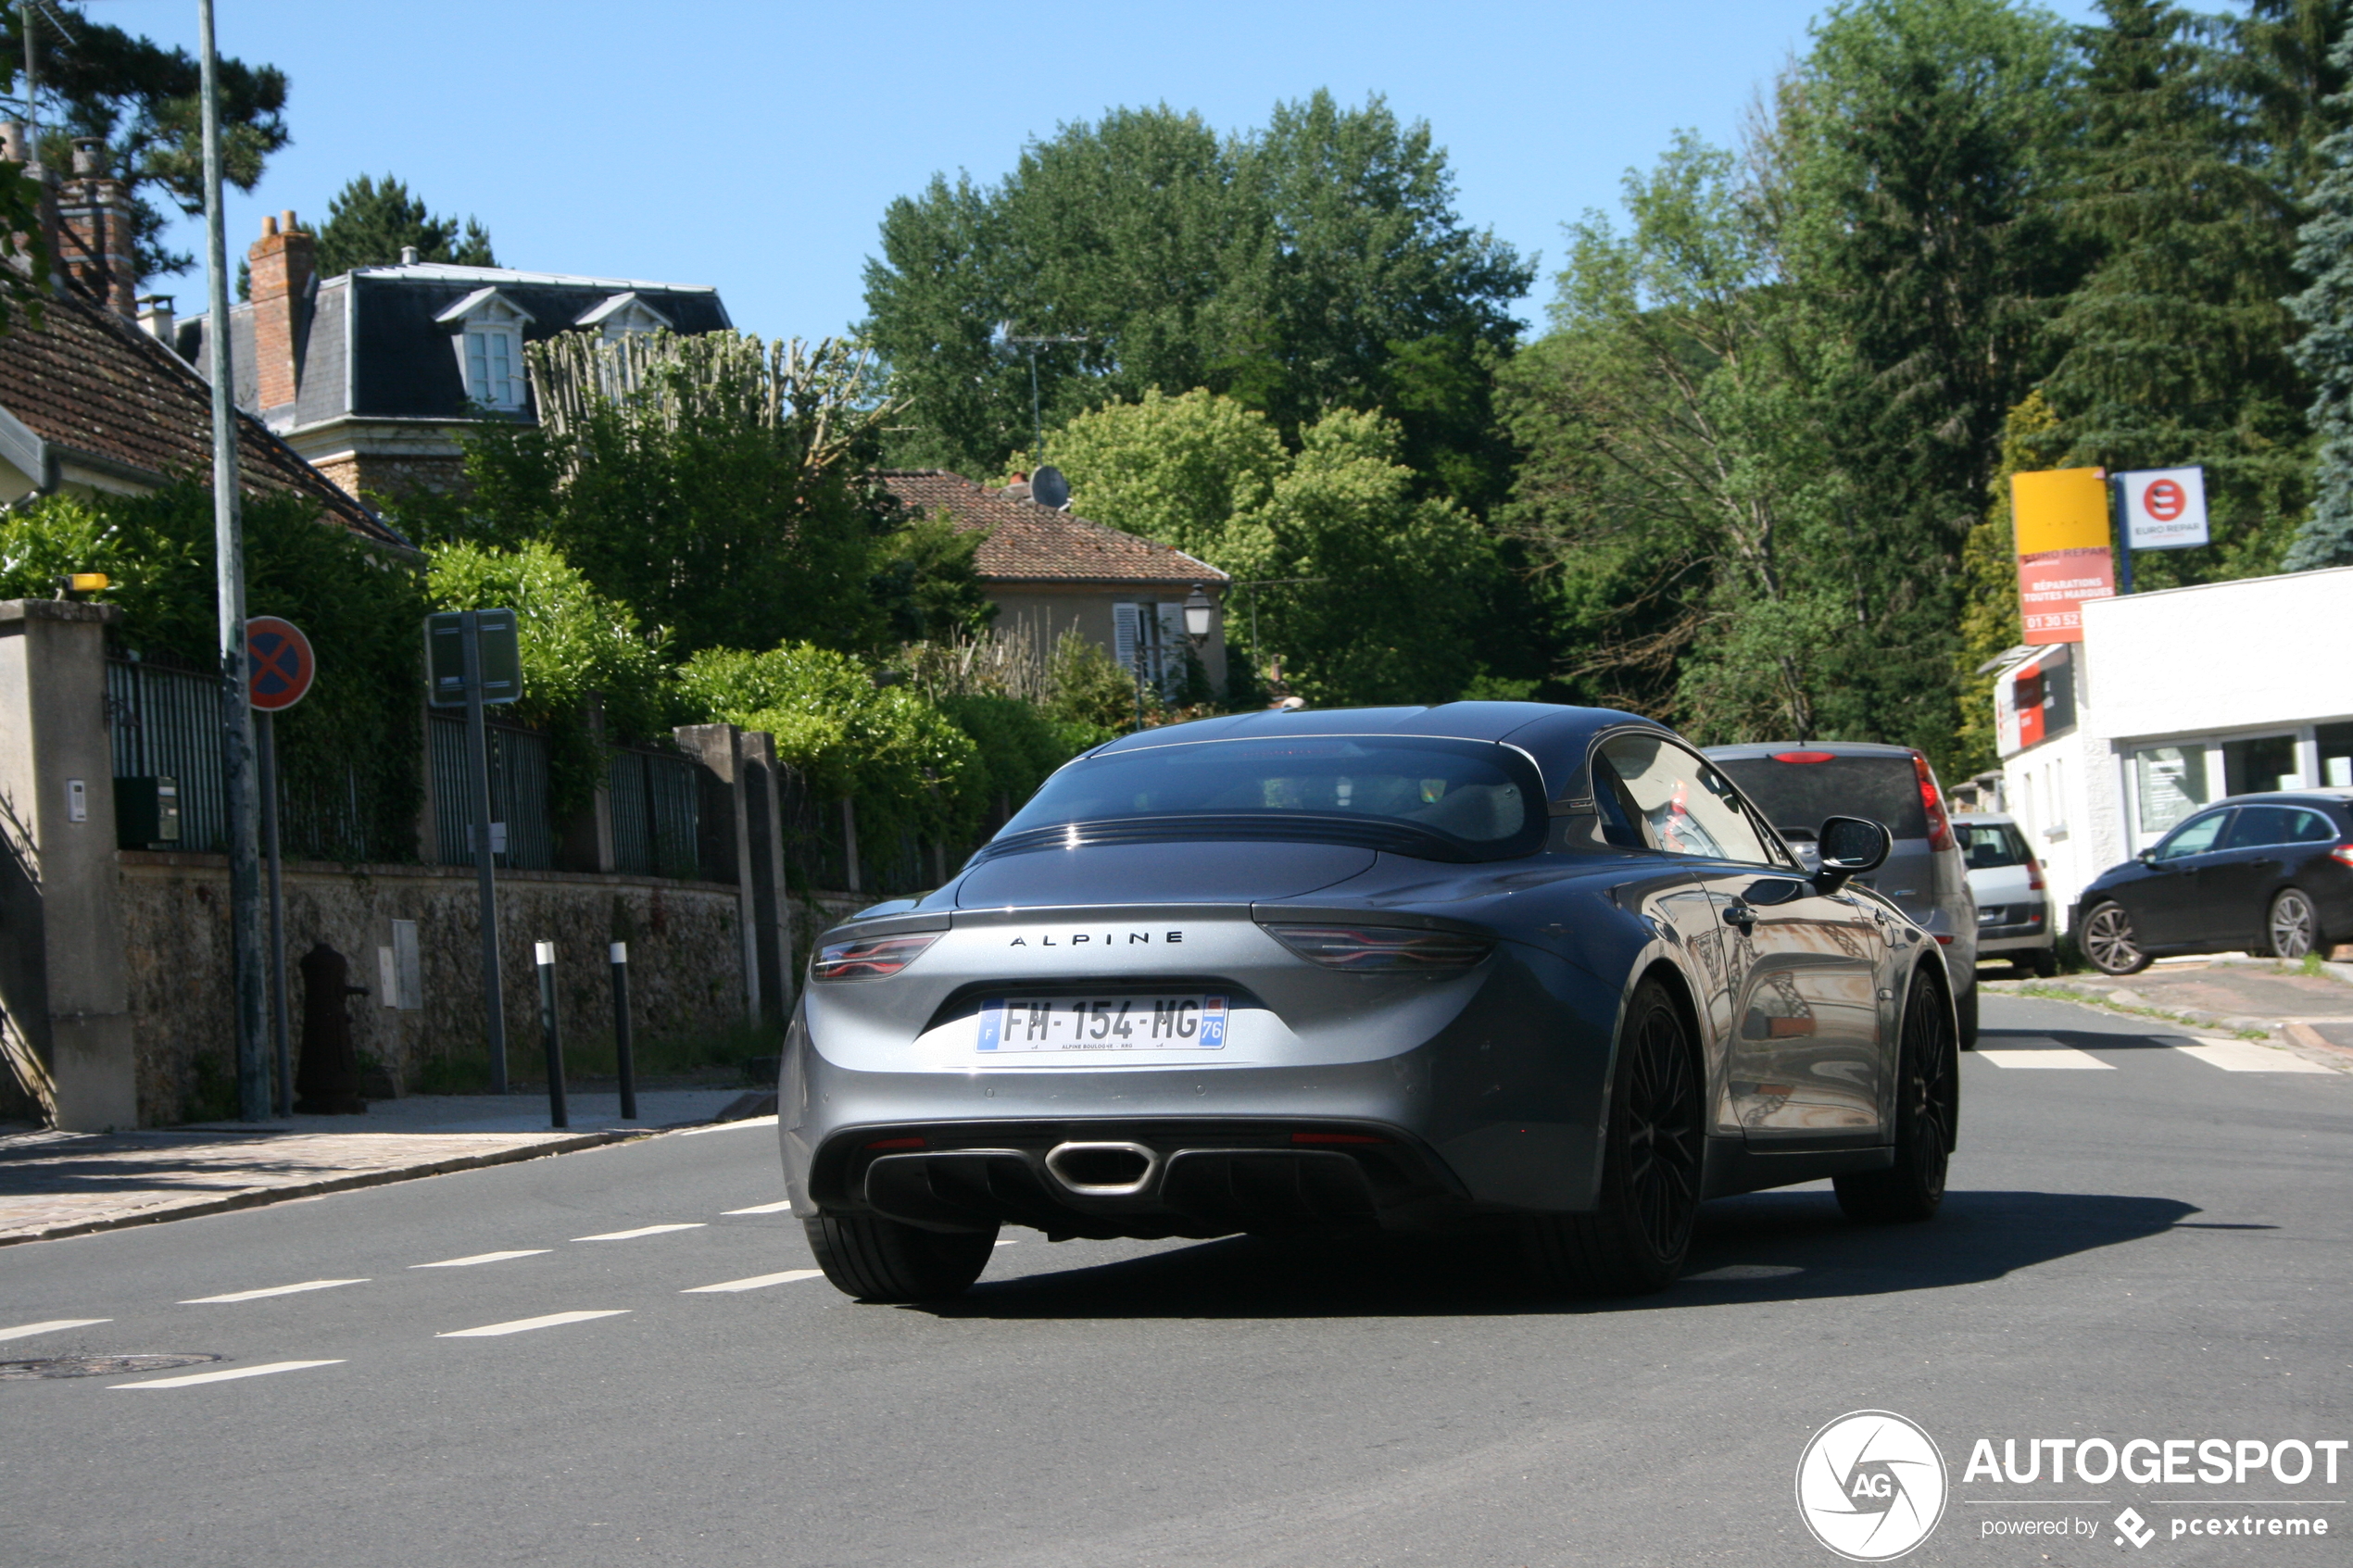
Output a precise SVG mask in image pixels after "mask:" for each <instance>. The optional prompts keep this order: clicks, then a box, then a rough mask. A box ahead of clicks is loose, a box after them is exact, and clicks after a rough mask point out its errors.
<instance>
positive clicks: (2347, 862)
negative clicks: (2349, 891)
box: [2329, 844, 2353, 866]
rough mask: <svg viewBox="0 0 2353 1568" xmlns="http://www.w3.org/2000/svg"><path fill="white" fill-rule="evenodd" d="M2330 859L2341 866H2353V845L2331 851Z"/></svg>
mask: <svg viewBox="0 0 2353 1568" xmlns="http://www.w3.org/2000/svg"><path fill="white" fill-rule="evenodd" d="M2329 859H2332V860H2334V861H2335V862H2336V863H2337V864H2338V865H2340V866H2353V844H2340V845H2338V846H2337V847H2335V848H2334V849H2332V850H2330V851H2329Z"/></svg>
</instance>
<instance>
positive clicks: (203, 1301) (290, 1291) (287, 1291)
mask: <svg viewBox="0 0 2353 1568" xmlns="http://www.w3.org/2000/svg"><path fill="white" fill-rule="evenodd" d="M367 1283H368V1282H367V1281H366V1280H364V1279H307V1280H304V1281H303V1282H302V1283H301V1284H300V1285H273V1286H270V1288H268V1289H267V1290H233V1291H231V1292H229V1293H228V1294H227V1295H226V1296H192V1297H190V1298H188V1299H187V1300H185V1301H182V1302H181V1303H180V1304H181V1305H182V1306H183V1307H206V1306H210V1305H212V1304H213V1303H215V1302H220V1301H258V1300H260V1299H261V1298H263V1297H265V1296H295V1295H298V1294H300V1293H301V1292H303V1291H306V1290H333V1288H334V1287H335V1286H338V1285H365V1284H367ZM303 1364H304V1365H306V1366H307V1365H308V1364H309V1363H308V1362H305V1363H303Z"/></svg>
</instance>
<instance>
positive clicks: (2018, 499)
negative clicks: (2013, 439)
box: [2010, 469, 2108, 557]
mask: <svg viewBox="0 0 2353 1568" xmlns="http://www.w3.org/2000/svg"><path fill="white" fill-rule="evenodd" d="M2010 517H2011V519H2012V521H2013V522H2014V523H2015V524H2016V527H2017V532H2018V553H2019V555H2020V556H2021V557H2025V556H2039V555H2045V554H2048V553H2049V552H2050V551H2052V550H2105V549H2107V548H2108V477H2107V475H2106V474H2104V473H2103V472H2102V471H2101V470H2098V469H2049V470H2045V471H2044V472H2041V473H2014V474H2012V475H2010Z"/></svg>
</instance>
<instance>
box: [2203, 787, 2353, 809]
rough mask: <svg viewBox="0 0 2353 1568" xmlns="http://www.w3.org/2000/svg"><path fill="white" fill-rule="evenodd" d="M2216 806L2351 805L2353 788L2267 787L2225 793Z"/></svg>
mask: <svg viewBox="0 0 2353 1568" xmlns="http://www.w3.org/2000/svg"><path fill="white" fill-rule="evenodd" d="M2214 804H2215V805H2217V806H2265V805H2277V806H2353V789H2338V788H2329V787H2322V788H2320V789H2267V790H2259V791H2256V792H2255V793H2253V794H2248V795H2226V796H2224V797H2222V798H2221V799H2220V800H2218V801H2216V802H2215V803H2214Z"/></svg>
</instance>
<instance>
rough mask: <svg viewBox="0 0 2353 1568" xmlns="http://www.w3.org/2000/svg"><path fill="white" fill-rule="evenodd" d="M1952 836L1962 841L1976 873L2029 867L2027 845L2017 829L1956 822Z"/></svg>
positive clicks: (1989, 824) (1972, 869)
mask: <svg viewBox="0 0 2353 1568" xmlns="http://www.w3.org/2000/svg"><path fill="white" fill-rule="evenodd" d="M1953 833H1954V834H1955V836H1957V837H1958V838H1959V839H1960V841H1961V853H1962V855H1963V856H1965V857H1966V858H1967V859H1968V861H1969V870H1971V871H1973V872H1984V871H1993V870H1994V869H1995V868H1997V867H2001V866H2022V865H2024V864H2026V846H2025V844H2024V843H2022V842H2021V841H2020V838H2019V836H2018V830H2017V829H2015V828H2011V827H2006V826H2004V825H2003V824H2002V823H2000V822H1955V823H1954V824H1953Z"/></svg>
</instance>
